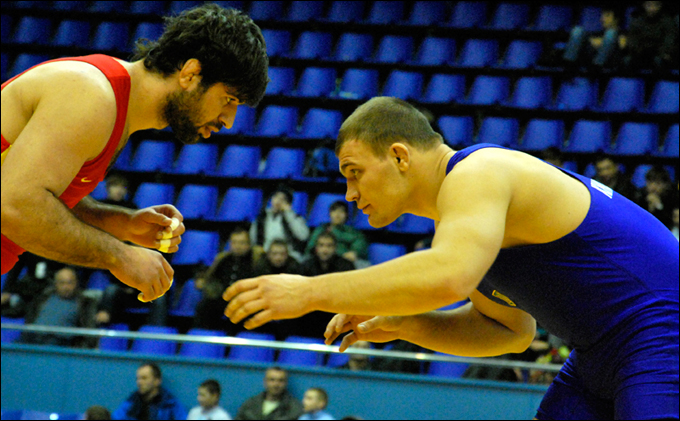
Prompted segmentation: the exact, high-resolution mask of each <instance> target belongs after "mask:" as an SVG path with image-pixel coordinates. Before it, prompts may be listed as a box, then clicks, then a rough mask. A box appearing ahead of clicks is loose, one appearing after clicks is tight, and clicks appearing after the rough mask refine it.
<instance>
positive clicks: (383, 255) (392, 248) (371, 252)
mask: <svg viewBox="0 0 680 421" xmlns="http://www.w3.org/2000/svg"><path fill="white" fill-rule="evenodd" d="M405 254H406V247H404V246H402V245H397V244H380V243H373V244H371V245H370V246H368V260H369V261H370V262H371V264H372V265H377V264H380V263H383V262H387V261H388V260H392V259H396V258H397V257H401V256H403V255H405Z"/></svg>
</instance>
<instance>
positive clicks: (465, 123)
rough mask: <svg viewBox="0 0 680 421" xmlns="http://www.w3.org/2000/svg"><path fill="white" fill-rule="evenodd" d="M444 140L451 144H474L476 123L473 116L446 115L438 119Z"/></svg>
mask: <svg viewBox="0 0 680 421" xmlns="http://www.w3.org/2000/svg"><path fill="white" fill-rule="evenodd" d="M437 125H439V131H440V132H441V135H442V137H443V138H444V141H445V142H446V143H447V144H449V145H451V146H456V145H460V146H469V145H471V144H472V139H473V136H474V130H475V124H474V122H473V120H472V117H469V116H452V115H445V116H441V117H439V120H437Z"/></svg>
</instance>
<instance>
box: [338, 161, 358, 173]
mask: <svg viewBox="0 0 680 421" xmlns="http://www.w3.org/2000/svg"><path fill="white" fill-rule="evenodd" d="M352 165H356V164H355V163H354V162H351V161H349V162H345V163H344V164H342V165H341V166H340V174H343V173H344V172H345V168H347V167H350V166H352ZM343 175H344V174H343Z"/></svg>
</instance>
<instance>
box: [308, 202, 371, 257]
mask: <svg viewBox="0 0 680 421" xmlns="http://www.w3.org/2000/svg"><path fill="white" fill-rule="evenodd" d="M329 214H330V217H331V222H329V223H327V224H323V225H320V226H318V227H317V228H316V229H315V230H314V232H312V235H311V236H310V237H309V242H308V243H307V248H306V249H305V255H306V256H309V255H310V254H311V253H312V250H313V249H314V246H315V245H316V240H317V238H319V235H321V234H322V233H324V232H330V233H331V234H333V235H334V236H335V239H336V240H337V254H339V255H340V256H342V257H344V258H345V259H347V260H349V261H350V262H352V263H354V265H355V267H356V268H357V269H359V268H362V267H366V266H368V261H367V260H366V259H368V242H367V241H366V237H365V236H364V234H363V233H362V232H361V231H359V230H357V229H354V228H352V227H350V226H349V225H347V217H348V215H349V211H348V209H347V202H344V201H341V200H338V201H337V202H335V203H333V204H332V205H331V207H330V208H329Z"/></svg>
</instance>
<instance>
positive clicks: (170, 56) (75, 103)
mask: <svg viewBox="0 0 680 421" xmlns="http://www.w3.org/2000/svg"><path fill="white" fill-rule="evenodd" d="M267 67H268V58H267V54H266V47H265V41H264V38H263V37H262V33H261V32H260V29H259V28H258V27H257V25H255V23H253V21H252V20H251V19H250V18H249V17H248V16H247V15H245V14H243V13H242V12H240V11H237V10H234V9H224V8H221V7H219V6H217V5H214V4H206V5H203V6H200V7H196V8H193V9H190V10H187V11H185V12H183V13H182V14H180V15H179V16H176V17H170V18H166V26H165V30H164V33H163V35H162V36H161V37H160V38H159V39H158V41H155V42H151V41H145V40H142V41H139V42H138V43H137V46H136V52H135V56H134V57H133V58H132V61H131V62H127V61H123V60H118V59H115V58H113V57H109V56H105V55H91V56H85V57H71V58H64V59H58V60H52V61H48V62H45V63H42V64H39V65H37V66H35V67H33V68H31V69H29V70H27V71H25V72H23V73H21V74H20V75H18V76H16V77H14V78H12V79H10V80H8V81H7V82H6V83H4V84H3V85H2V130H1V132H2V199H1V200H2V273H3V274H4V273H6V272H7V271H9V269H11V268H12V266H14V264H15V263H16V261H17V259H18V256H19V255H20V254H21V253H23V251H25V250H28V251H30V252H31V253H34V254H37V255H40V256H43V257H46V258H48V259H51V260H57V261H61V262H65V263H69V264H73V265H79V266H87V267H93V268H100V269H107V270H109V271H110V272H111V273H112V274H113V275H114V276H115V277H116V278H118V279H119V280H120V281H122V282H123V283H124V284H127V285H129V286H131V287H134V288H136V289H138V290H140V291H141V294H140V299H141V300H142V301H150V300H153V299H156V298H158V297H160V296H162V295H163V294H164V293H165V292H166V291H167V290H168V288H170V285H171V283H172V277H173V270H172V268H171V267H170V265H169V264H168V262H167V261H166V260H165V259H164V258H163V256H162V255H161V254H160V253H159V252H157V251H156V250H155V249H162V250H163V251H166V248H167V251H168V252H170V253H173V252H176V251H177V250H178V245H179V243H180V242H181V234H183V233H184V230H185V228H184V225H183V224H181V223H180V225H179V226H178V227H177V228H175V229H174V231H172V230H171V229H170V225H171V222H172V219H171V218H177V219H178V220H180V221H181V220H182V215H181V214H180V212H179V211H178V210H177V209H176V208H174V207H173V206H172V205H159V206H153V207H150V208H146V209H140V210H137V211H133V210H129V209H125V208H121V207H117V206H111V205H104V204H100V203H98V202H96V201H95V200H94V199H92V198H91V197H89V196H88V194H89V193H91V192H92V190H94V188H95V186H96V185H97V183H99V182H100V181H102V180H103V179H104V176H105V175H106V172H107V170H108V169H109V168H110V167H111V165H112V164H113V162H114V161H115V158H116V156H117V155H118V154H119V153H120V151H121V150H122V149H123V147H124V146H125V143H126V142H127V140H128V137H129V136H130V135H131V134H132V133H134V132H137V131H140V130H145V129H152V128H153V129H163V128H165V127H168V126H170V127H171V128H172V130H173V132H174V134H175V137H177V139H178V140H180V141H182V142H183V143H187V144H188V143H196V142H198V141H199V140H200V137H203V138H208V137H209V136H210V134H211V131H219V130H220V129H221V128H222V126H225V127H227V128H231V126H232V124H233V122H234V117H235V116H236V110H237V106H238V105H241V104H247V105H249V106H252V107H254V106H256V105H257V103H258V102H259V101H260V100H261V99H262V97H263V96H264V92H265V89H266V87H267V83H268V77H267ZM170 233H171V236H172V238H171V239H170V241H169V242H168V241H166V240H163V242H161V238H162V237H163V235H164V234H166V236H167V234H170ZM125 242H131V243H134V244H136V245H138V246H141V247H137V246H134V245H128V244H126V243H125Z"/></svg>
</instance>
